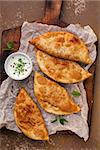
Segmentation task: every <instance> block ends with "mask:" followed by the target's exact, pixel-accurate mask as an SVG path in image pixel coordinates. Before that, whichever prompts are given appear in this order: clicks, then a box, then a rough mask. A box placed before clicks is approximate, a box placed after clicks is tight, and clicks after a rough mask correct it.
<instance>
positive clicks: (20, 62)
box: [5, 52, 32, 80]
mask: <svg viewBox="0 0 100 150" xmlns="http://www.w3.org/2000/svg"><path fill="white" fill-rule="evenodd" d="M5 71H6V73H7V75H8V76H9V77H11V78H12V79H15V80H22V79H25V78H27V77H28V76H29V75H30V73H31V72H32V62H31V59H30V58H29V56H28V55H26V54H25V53H21V52H16V53H13V54H11V55H9V56H8V57H7V59H6V61H5Z"/></svg>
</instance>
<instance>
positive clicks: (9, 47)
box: [3, 41, 14, 50]
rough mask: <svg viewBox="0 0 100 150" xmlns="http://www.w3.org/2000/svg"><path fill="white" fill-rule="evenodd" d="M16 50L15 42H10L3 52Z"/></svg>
mask: <svg viewBox="0 0 100 150" xmlns="http://www.w3.org/2000/svg"><path fill="white" fill-rule="evenodd" d="M13 49H14V42H13V41H8V42H7V44H6V48H4V49H3V50H13Z"/></svg>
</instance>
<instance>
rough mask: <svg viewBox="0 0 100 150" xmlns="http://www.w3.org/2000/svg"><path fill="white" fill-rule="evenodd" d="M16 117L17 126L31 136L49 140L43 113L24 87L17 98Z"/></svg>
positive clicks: (36, 138)
mask: <svg viewBox="0 0 100 150" xmlns="http://www.w3.org/2000/svg"><path fill="white" fill-rule="evenodd" d="M14 118H15V121H16V124H17V126H18V127H19V128H20V129H21V131H22V132H23V133H24V134H25V135H26V136H28V137H29V138H31V139H35V140H49V136H48V132H47V129H46V126H45V122H44V119H43V117H42V114H41V112H40V110H39V108H38V107H37V105H36V104H35V102H34V101H33V100H32V99H31V97H30V96H29V95H28V93H27V92H26V91H25V89H24V88H22V89H21V90H20V92H19V94H18V96H17V98H16V103H15V106H14Z"/></svg>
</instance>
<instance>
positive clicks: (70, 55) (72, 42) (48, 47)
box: [29, 31, 92, 64]
mask: <svg viewBox="0 0 100 150" xmlns="http://www.w3.org/2000/svg"><path fill="white" fill-rule="evenodd" d="M29 42H30V43H31V44H33V45H35V46H36V48H38V49H40V50H41V51H44V52H46V53H48V54H50V55H52V56H55V57H59V58H64V59H69V60H73V61H81V62H84V63H86V64H91V63H92V61H91V59H90V56H89V52H88V49H87V47H86V46H85V44H84V42H83V41H82V40H81V39H79V38H78V37H77V36H76V35H74V34H72V33H69V32H62V31H60V32H47V33H45V34H43V35H40V36H38V37H36V38H34V39H31V40H30V41H29Z"/></svg>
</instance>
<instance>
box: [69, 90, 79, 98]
mask: <svg viewBox="0 0 100 150" xmlns="http://www.w3.org/2000/svg"><path fill="white" fill-rule="evenodd" d="M71 94H72V95H73V96H74V97H79V96H80V95H81V93H80V92H79V91H75V90H74V91H73V92H72V93H71Z"/></svg>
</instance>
